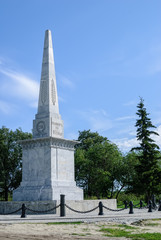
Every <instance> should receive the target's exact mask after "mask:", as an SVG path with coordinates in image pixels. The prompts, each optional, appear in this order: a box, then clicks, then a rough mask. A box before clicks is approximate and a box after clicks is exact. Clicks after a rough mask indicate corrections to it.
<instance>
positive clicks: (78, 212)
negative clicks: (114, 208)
mask: <svg viewBox="0 0 161 240" xmlns="http://www.w3.org/2000/svg"><path fill="white" fill-rule="evenodd" d="M65 206H66V207H67V208H68V209H69V210H71V211H73V212H76V213H90V212H93V211H95V210H96V209H97V208H99V206H97V207H95V208H93V209H91V210H88V211H78V210H75V209H73V208H71V207H69V206H68V205H66V204H65Z"/></svg>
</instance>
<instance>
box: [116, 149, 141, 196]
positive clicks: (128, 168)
mask: <svg viewBox="0 0 161 240" xmlns="http://www.w3.org/2000/svg"><path fill="white" fill-rule="evenodd" d="M137 157H138V154H137V153H136V152H128V153H127V154H126V155H125V156H124V157H123V159H122V161H121V165H120V171H119V174H118V176H117V181H118V189H117V192H116V199H117V198H118V195H119V194H120V192H121V191H122V190H123V189H124V192H125V193H128V192H132V184H133V182H134V181H135V180H134V179H135V178H136V172H135V167H136V164H137Z"/></svg>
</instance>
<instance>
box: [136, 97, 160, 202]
mask: <svg viewBox="0 0 161 240" xmlns="http://www.w3.org/2000/svg"><path fill="white" fill-rule="evenodd" d="M137 108H138V111H137V113H136V114H137V115H138V117H139V118H138V119H137V120H136V125H135V126H136V127H137V140H138V141H139V147H136V148H133V149H132V150H133V151H134V150H135V151H137V152H138V153H139V154H138V157H137V158H138V163H137V165H136V167H135V170H136V180H135V181H134V183H133V188H134V191H135V192H136V193H145V194H146V199H147V200H149V199H150V198H151V197H152V195H153V194H157V193H159V192H160V190H161V184H160V179H161V168H160V167H159V164H158V159H159V157H160V152H159V147H158V145H157V144H156V143H155V141H154V140H153V139H152V136H154V135H158V133H157V132H155V131H154V130H152V129H155V128H156V127H155V126H154V125H153V124H152V122H151V119H150V118H149V117H148V115H149V113H147V110H146V108H145V106H144V100H143V99H142V98H141V99H140V103H139V104H138V105H137Z"/></svg>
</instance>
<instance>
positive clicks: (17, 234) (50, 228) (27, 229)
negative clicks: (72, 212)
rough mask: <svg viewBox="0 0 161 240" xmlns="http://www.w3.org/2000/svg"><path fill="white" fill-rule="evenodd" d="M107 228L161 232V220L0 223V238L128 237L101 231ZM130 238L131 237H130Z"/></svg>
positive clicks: (67, 238) (99, 238) (101, 239)
mask: <svg viewBox="0 0 161 240" xmlns="http://www.w3.org/2000/svg"><path fill="white" fill-rule="evenodd" d="M102 228H106V229H109V228H110V229H111V228H112V229H124V230H128V231H129V229H130V231H131V232H132V233H144V232H149V233H161V220H144V221H139V222H136V223H133V224H131V225H125V224H122V225H121V224H118V223H113V222H111V223H110V222H97V223H80V224H78V223H77V224H46V223H44V224H38V223H21V224H19V223H18V224H0V240H30V239H31V240H44V239H45V240H53V239H54V240H69V239H71V240H74V239H75V240H81V239H84V240H85V239H86V240H88V239H93V240H104V239H106V240H107V239H112V240H116V239H117V240H119V239H122V240H124V239H126V240H127V239H128V238H124V237H122V238H120V237H117V238H116V237H112V238H111V237H107V236H106V237H105V236H104V235H105V233H104V232H102V231H100V230H101V229H102ZM129 239H130V238H129Z"/></svg>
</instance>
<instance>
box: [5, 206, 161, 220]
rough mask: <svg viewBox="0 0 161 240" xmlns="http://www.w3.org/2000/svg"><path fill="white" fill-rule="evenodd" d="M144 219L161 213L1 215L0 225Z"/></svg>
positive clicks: (105, 212)
mask: <svg viewBox="0 0 161 240" xmlns="http://www.w3.org/2000/svg"><path fill="white" fill-rule="evenodd" d="M142 219H161V211H157V210H156V211H153V212H148V210H147V209H134V213H133V214H129V209H125V210H123V211H120V212H113V211H104V215H103V216H99V215H97V214H95V213H94V214H91V213H90V214H78V213H74V214H67V215H66V216H65V217H60V216H59V215H58V214H45V215H44V214H43V215H38V214H37V215H27V216H26V218H21V216H20V215H0V224H3V223H8V224H9V223H33V222H34V223H47V222H78V221H81V222H99V221H107V222H119V223H129V224H130V223H133V222H137V221H140V220H142Z"/></svg>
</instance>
